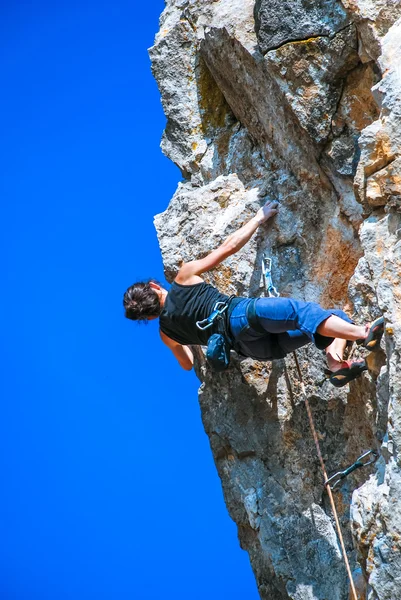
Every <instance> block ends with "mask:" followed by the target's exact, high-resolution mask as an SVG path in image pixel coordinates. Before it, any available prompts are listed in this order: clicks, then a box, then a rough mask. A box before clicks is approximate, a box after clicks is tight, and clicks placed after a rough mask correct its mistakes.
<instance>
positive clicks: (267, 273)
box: [262, 254, 362, 600]
mask: <svg viewBox="0 0 401 600" xmlns="http://www.w3.org/2000/svg"><path fill="white" fill-rule="evenodd" d="M262 270H263V274H264V280H265V287H266V291H267V293H268V294H269V297H271V296H274V297H277V296H279V293H278V292H277V290H276V288H275V287H274V286H273V282H272V277H271V259H270V258H268V257H267V256H266V255H265V254H264V255H263V261H262ZM293 356H294V360H295V365H296V368H297V372H298V378H299V382H300V385H301V391H302V394H303V396H304V400H305V407H306V412H307V413H308V418H309V424H310V428H311V431H312V436H313V439H314V442H315V446H316V452H317V455H318V458H319V462H320V466H321V469H322V473H323V480H324V485H325V488H326V490H327V495H328V497H329V499H330V504H331V508H332V511H333V516H334V521H335V524H336V528H337V535H338V540H339V542H340V546H341V551H342V555H343V559H344V563H345V568H346V570H347V574H348V578H349V582H350V587H351V594H352V600H358V596H357V593H356V589H355V584H354V580H353V577H352V572H351V567H350V564H349V561H348V556H347V552H346V550H345V544H344V539H343V535H342V532H341V527H340V521H339V519H338V514H337V509H336V505H335V502H334V497H333V493H332V490H331V486H330V480H329V478H328V477H327V473H326V467H325V464H324V460H323V456H322V452H321V450H320V444H319V438H318V436H317V433H316V428H315V424H314V421H313V415H312V411H311V408H310V405H309V400H308V396H307V394H306V389H305V384H304V380H303V377H302V372H301V369H300V366H299V362H298V357H297V354H296V352H295V350H294V352H293ZM361 458H362V457H361ZM355 468H358V467H355Z"/></svg>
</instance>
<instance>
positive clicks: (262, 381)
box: [150, 0, 401, 600]
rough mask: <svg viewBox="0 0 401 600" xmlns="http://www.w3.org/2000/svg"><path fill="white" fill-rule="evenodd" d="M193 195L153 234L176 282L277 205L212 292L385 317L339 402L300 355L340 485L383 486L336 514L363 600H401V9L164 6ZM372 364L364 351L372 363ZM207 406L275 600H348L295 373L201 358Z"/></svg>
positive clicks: (230, 3)
mask: <svg viewBox="0 0 401 600" xmlns="http://www.w3.org/2000/svg"><path fill="white" fill-rule="evenodd" d="M150 55H151V59H152V66H153V72H154V75H155V77H156V79H157V81H158V84H159V88H160V92H161V97H162V103H163V107H164V111H165V114H166V117H167V126H166V129H165V132H164V134H163V139H162V149H163V151H164V152H165V154H166V155H167V156H169V157H170V158H171V160H172V161H174V163H175V164H177V165H178V167H179V168H180V169H181V172H182V176H183V181H182V182H181V183H180V184H179V185H178V189H177V191H176V193H175V195H174V197H173V198H172V200H171V203H170V205H169V207H168V209H167V210H166V211H165V212H164V213H163V214H160V215H157V216H156V218H155V223H156V228H157V232H158V236H159V241H160V246H161V250H162V254H163V260H164V265H165V273H166V277H167V279H168V280H169V281H171V280H172V279H173V278H174V276H175V274H176V272H177V270H178V268H179V267H180V265H181V264H182V262H183V261H186V260H190V259H193V258H196V257H200V256H202V255H204V254H205V253H207V252H209V251H211V250H212V249H214V248H215V247H216V246H217V245H218V244H219V243H221V242H222V241H223V240H224V238H225V237H227V235H229V234H230V233H231V232H232V231H234V230H235V229H237V228H238V227H240V226H241V225H242V224H243V223H244V221H246V219H247V218H249V217H250V216H251V215H253V214H254V212H255V211H256V210H257V208H258V207H259V206H260V205H261V204H262V203H263V202H264V201H265V200H266V199H269V198H270V199H277V200H279V202H280V204H281V207H280V212H279V214H278V216H277V217H276V219H275V220H274V221H273V222H269V225H267V226H264V227H262V228H260V230H259V232H258V234H257V235H256V236H255V237H254V238H253V239H252V240H251V242H250V243H248V244H247V246H245V247H244V248H243V249H242V250H241V251H240V252H239V253H238V254H236V255H234V256H232V257H230V258H229V259H228V260H227V261H226V262H225V263H224V264H223V265H222V266H221V267H220V268H218V269H216V270H215V271H213V272H210V273H208V274H207V280H208V281H210V282H211V283H213V284H215V285H217V286H218V287H219V289H220V290H221V291H223V292H226V293H229V294H232V293H235V294H238V295H243V296H258V295H263V293H264V292H263V288H262V287H261V256H262V253H263V252H267V253H268V255H269V256H271V258H272V262H273V275H274V283H275V285H276V287H277V288H278V289H279V290H280V292H281V295H283V296H295V297H297V298H304V299H308V300H314V301H318V302H320V303H321V304H322V305H324V306H326V307H329V306H335V307H341V308H343V307H344V306H346V307H347V309H348V311H349V313H350V314H352V316H353V317H354V319H355V320H356V321H357V322H364V321H365V320H367V319H372V318H375V317H376V316H378V315H381V314H383V315H384V316H385V319H386V335H385V338H384V340H383V342H382V348H381V350H380V351H379V352H377V353H375V354H374V355H373V354H371V355H369V358H368V361H369V373H364V375H363V377H361V378H360V379H358V380H356V381H354V382H352V383H351V384H350V385H349V386H346V387H344V388H341V389H340V390H338V389H335V388H333V387H332V386H331V384H330V383H329V382H327V381H325V380H324V375H323V373H324V362H323V357H322V354H321V352H319V351H318V350H317V349H316V348H314V347H313V346H312V345H310V346H308V347H306V348H305V349H303V350H302V351H300V352H299V353H298V358H299V361H300V365H301V368H302V371H303V377H304V381H305V384H306V387H307V392H308V395H309V398H310V403H311V407H312V410H313V414H314V419H315V423H316V427H317V430H318V434H319V438H320V443H321V446H322V452H323V456H324V459H325V462H326V467H327V470H328V472H329V473H332V472H335V471H338V470H340V469H343V468H345V467H346V466H348V465H350V464H351V463H353V462H354V460H355V459H356V458H357V457H358V456H359V455H361V454H362V453H363V452H364V451H366V450H368V449H375V450H378V451H379V453H380V458H379V460H378V461H377V463H376V464H375V465H374V466H370V467H367V468H365V469H361V470H359V471H355V472H354V473H353V474H352V475H350V476H349V477H348V478H347V479H345V480H344V481H343V484H342V486H341V487H340V490H339V492H338V493H337V494H336V503H337V510H338V512H339V515H340V521H341V525H342V529H343V534H344V537H345V543H346V547H347V553H348V556H349V559H350V562H351V566H352V568H353V570H354V576H355V582H356V584H357V587H358V593H359V596H360V598H361V599H362V598H363V599H365V600H396V599H397V598H401V558H400V557H401V500H400V498H401V470H400V466H401V461H400V455H399V448H400V446H401V364H400V362H401V357H400V349H401V287H400V281H401V215H400V212H401V210H400V205H401V152H400V150H401V5H400V3H399V0H352V1H351V0H343V2H342V3H341V2H338V1H336V0H322V1H319V2H311V1H310V0H296V1H293V0H283V1H282V2H277V1H276V0H257V1H256V2H255V1H253V0H214V1H213V0H166V7H165V10H164V12H163V14H162V16H161V20H160V31H159V33H158V34H157V36H156V40H155V44H154V46H153V48H151V50H150ZM359 353H360V350H359V349H357V350H356V351H354V356H358V354H359ZM197 373H198V375H199V378H200V379H201V381H202V385H201V388H200V404H201V409H202V418H203V422H204V426H205V430H206V432H207V434H208V436H209V438H210V444H211V449H212V452H213V455H214V459H215V463H216V467H217V469H218V472H219V475H220V477H221V481H222V486H223V491H224V496H225V501H226V504H227V508H228V510H229V512H230V515H231V516H232V518H233V519H234V520H235V522H236V523H237V525H238V535H239V539H240V543H241V546H242V547H243V548H244V549H246V550H247V551H248V553H249V556H250V560H251V564H252V568H253V570H254V573H255V576H256V580H257V584H258V588H259V592H260V596H261V598H262V599H264V600H287V599H292V600H318V599H319V600H345V599H347V598H348V597H349V590H348V582H347V577H346V572H345V569H344V563H343V560H342V557H341V551H340V548H339V543H338V540H337V536H336V532H335V528H334V525H333V515H332V514H331V509H330V505H329V503H328V499H327V496H326V494H325V492H324V489H323V485H322V475H321V473H320V470H319V464H318V460H317V457H316V454H315V448H314V443H313V439H312V436H311V433H310V430H309V424H308V420H307V414H306V410H305V405H304V399H303V396H302V394H301V390H300V386H299V381H298V378H297V374H296V370H295V365H294V359H293V357H291V356H290V357H287V358H286V359H285V360H279V361H274V362H273V363H260V362H257V361H253V360H251V359H245V360H240V359H239V358H238V357H236V356H235V355H233V356H232V366H231V367H230V369H229V370H228V371H226V372H224V373H221V374H215V373H213V372H211V371H210V369H209V368H208V367H207V366H206V364H205V361H204V358H203V353H202V352H201V351H198V352H197Z"/></svg>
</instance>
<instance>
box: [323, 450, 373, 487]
mask: <svg viewBox="0 0 401 600" xmlns="http://www.w3.org/2000/svg"><path fill="white" fill-rule="evenodd" d="M370 455H371V456H372V458H371V459H370V460H365V459H366V458H367V457H368V456H370ZM378 458H379V453H378V452H377V451H376V450H368V451H367V452H365V454H362V456H360V457H359V458H357V459H356V461H355V462H354V463H353V464H352V465H351V466H350V467H348V468H347V469H344V471H338V472H337V473H335V474H334V475H332V476H331V477H329V479H328V480H327V481H326V482H325V484H324V485H325V486H328V485H330V487H331V489H332V490H334V489H335V488H336V487H337V486H338V485H339V483H340V482H341V481H342V480H343V479H345V477H347V475H349V474H350V473H352V472H353V471H356V469H361V468H362V467H367V466H368V465H371V464H373V463H375V462H376V461H377V459H378Z"/></svg>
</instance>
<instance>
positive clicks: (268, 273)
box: [262, 253, 280, 298]
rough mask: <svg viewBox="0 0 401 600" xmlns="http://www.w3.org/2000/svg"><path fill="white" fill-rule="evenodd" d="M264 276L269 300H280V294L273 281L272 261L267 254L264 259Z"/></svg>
mask: <svg viewBox="0 0 401 600" xmlns="http://www.w3.org/2000/svg"><path fill="white" fill-rule="evenodd" d="M262 274H263V281H264V284H265V287H266V291H267V293H268V294H269V298H278V297H279V296H280V293H279V292H278V291H277V289H276V288H275V287H274V285H273V280H272V259H271V258H269V257H268V256H267V254H266V253H264V254H263V257H262Z"/></svg>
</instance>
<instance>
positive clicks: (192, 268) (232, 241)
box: [175, 202, 278, 285]
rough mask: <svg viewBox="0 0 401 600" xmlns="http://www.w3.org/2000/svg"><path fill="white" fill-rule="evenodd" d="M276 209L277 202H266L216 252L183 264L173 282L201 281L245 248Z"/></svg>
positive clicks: (191, 282)
mask: <svg viewBox="0 0 401 600" xmlns="http://www.w3.org/2000/svg"><path fill="white" fill-rule="evenodd" d="M277 207H278V202H266V204H265V205H264V206H262V208H260V209H259V210H258V212H257V213H256V215H255V216H254V217H252V219H251V220H250V221H248V223H245V225H243V226H242V227H241V228H240V229H238V231H236V232H235V233H232V234H231V235H229V236H228V238H227V239H226V240H224V242H223V243H222V244H221V246H219V247H218V248H217V249H216V250H213V252H211V253H210V254H208V255H207V256H205V258H201V259H199V260H192V261H191V262H188V263H184V264H183V265H182V267H181V269H180V270H179V271H178V274H177V277H176V278H175V281H176V282H177V283H181V284H182V285H191V284H193V283H198V282H199V281H202V279H201V278H200V277H199V275H200V274H201V273H205V272H206V271H210V270H211V269H214V267H217V265H219V264H220V263H221V262H223V260H225V259H226V258H228V257H229V256H231V255H232V254H235V253H236V252H238V250H240V249H241V248H242V247H243V246H245V244H246V243H247V242H248V241H249V240H250V239H251V237H252V236H253V234H254V233H255V231H256V230H257V228H258V227H259V225H261V224H262V223H264V222H265V221H267V220H268V219H270V218H271V217H273V216H274V215H275V214H276V213H277Z"/></svg>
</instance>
